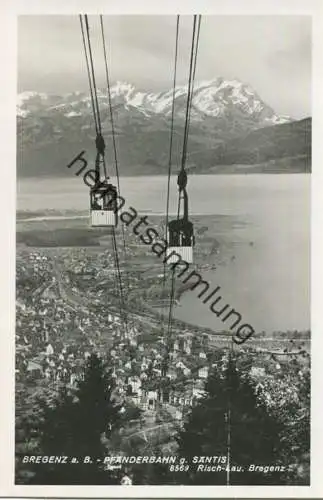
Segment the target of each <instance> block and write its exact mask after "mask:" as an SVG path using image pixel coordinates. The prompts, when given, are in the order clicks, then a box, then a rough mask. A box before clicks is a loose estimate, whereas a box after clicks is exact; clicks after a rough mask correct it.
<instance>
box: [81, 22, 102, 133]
mask: <svg viewBox="0 0 323 500" xmlns="http://www.w3.org/2000/svg"><path fill="white" fill-rule="evenodd" d="M84 18H85V27H86V33H87V39H88V46H89V57H90V67H91V76H92V81H93V89H94V99H95V103H96V109H97V119H98V130H99V133H100V134H101V133H102V127H101V117H100V109H99V102H98V93H97V87H96V81H95V73H94V65H93V54H92V47H91V39H90V27H89V20H88V16H87V14H85V15H84Z"/></svg>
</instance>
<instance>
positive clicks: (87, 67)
mask: <svg viewBox="0 0 323 500" xmlns="http://www.w3.org/2000/svg"><path fill="white" fill-rule="evenodd" d="M79 19H80V24H81V32H82V40H83V48H84V54H85V61H86V69H87V75H88V79H89V87H90V96H91V105H92V112H93V117H94V123H95V131H96V134H98V133H99V128H98V121H97V116H96V109H95V101H94V95H93V88H92V80H91V73H90V65H89V57H88V53H87V52H88V49H87V47H86V41H85V33H84V26H83V19H82V15H81V14H80V15H79Z"/></svg>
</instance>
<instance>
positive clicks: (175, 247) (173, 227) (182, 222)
mask: <svg viewBox="0 0 323 500" xmlns="http://www.w3.org/2000/svg"><path fill="white" fill-rule="evenodd" d="M197 18H198V21H197ZM178 24H179V17H178V19H177V33H176V49H175V70H174V73H175V75H174V90H173V107H172V129H171V146H170V161H169V173H168V186H169V179H170V168H171V151H172V135H173V126H174V123H173V122H174V103H175V82H176V62H177V42H178ZM200 24H201V16H196V15H195V16H194V22H193V33H192V46H191V57H190V69H189V83H188V89H187V103H186V117H185V129H184V142H183V153H182V165H181V170H180V172H179V174H178V178H177V184H178V190H179V200H178V214H177V219H175V220H172V221H170V222H168V201H167V215H166V224H167V227H166V241H167V250H166V256H167V262H168V263H169V264H173V263H176V262H178V256H180V257H181V258H182V259H183V260H184V261H185V262H187V263H188V264H192V263H193V247H194V245H195V238H194V228H193V223H192V222H191V221H190V220H189V218H188V194H187V191H186V185H187V173H186V170H185V162H186V156H187V142H188V133H189V123H190V114H191V107H192V97H193V88H194V78H195V70H196V61H197V49H198V40H199V34H200ZM196 26H197V31H196ZM168 199H169V187H168V194H167V200H168ZM181 201H183V216H182V217H181V218H180V206H181Z"/></svg>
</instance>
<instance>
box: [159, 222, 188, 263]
mask: <svg viewBox="0 0 323 500" xmlns="http://www.w3.org/2000/svg"><path fill="white" fill-rule="evenodd" d="M167 243H168V247H167V250H166V255H167V257H168V256H170V255H171V254H172V253H173V252H176V253H177V254H178V255H180V256H181V257H182V259H183V260H185V261H186V262H187V263H188V264H192V263H193V246H194V232H193V224H192V222H190V221H188V220H185V219H179V220H172V221H171V222H170V223H169V224H168V228H167ZM167 262H168V263H169V264H173V263H176V262H178V257H177V256H176V255H175V254H173V255H172V256H171V257H170V258H169V259H168V260H167Z"/></svg>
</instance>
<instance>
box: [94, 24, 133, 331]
mask: <svg viewBox="0 0 323 500" xmlns="http://www.w3.org/2000/svg"><path fill="white" fill-rule="evenodd" d="M100 26H101V36H102V45H103V56H104V65H105V75H106V83H107V91H108V101H109V110H110V121H111V133H112V144H113V151H114V163H115V169H116V177H117V186H118V193H119V194H120V192H121V190H120V176H119V167H118V155H117V146H116V139H115V127H114V119H113V109H112V99H111V86H110V77H109V68H108V58H107V50H106V42H105V34H104V26H103V16H102V15H100ZM121 228H122V241H123V249H124V256H125V258H126V257H127V245H126V238H125V230H124V225H123V224H122V226H121ZM114 241H115V235H114ZM115 252H116V259H117V261H118V263H119V257H118V248H117V245H116V244H115ZM125 273H126V287H127V290H129V276H128V272H127V269H125ZM120 277H121V273H120ZM120 290H122V283H121V282H120ZM121 296H122V302H123V309H124V315H125V318H127V316H128V314H127V310H126V307H125V303H124V296H123V294H122V293H121ZM125 323H126V324H127V323H128V319H126V321H125Z"/></svg>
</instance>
